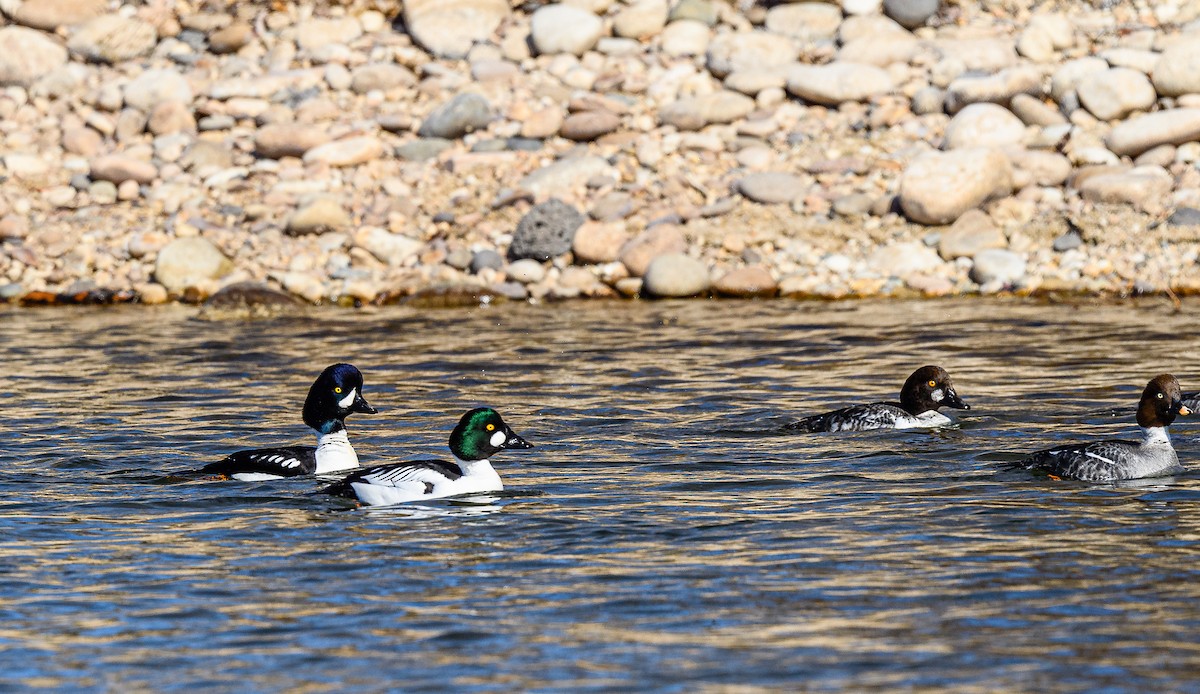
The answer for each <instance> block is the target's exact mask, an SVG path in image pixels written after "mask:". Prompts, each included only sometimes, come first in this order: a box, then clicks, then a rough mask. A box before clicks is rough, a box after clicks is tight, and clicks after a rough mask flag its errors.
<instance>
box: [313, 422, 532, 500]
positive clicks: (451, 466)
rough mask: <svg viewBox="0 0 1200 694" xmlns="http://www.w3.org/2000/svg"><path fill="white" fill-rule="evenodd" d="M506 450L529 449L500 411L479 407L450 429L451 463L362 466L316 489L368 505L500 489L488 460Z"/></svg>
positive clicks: (498, 478) (440, 461)
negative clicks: (347, 475) (340, 479)
mask: <svg viewBox="0 0 1200 694" xmlns="http://www.w3.org/2000/svg"><path fill="white" fill-rule="evenodd" d="M508 448H533V444H531V443H529V442H528V441H526V440H525V439H523V438H521V437H520V436H518V435H517V434H516V433H515V432H514V431H513V430H512V429H511V428H509V426H508V425H507V424H505V423H504V420H503V419H501V418H500V413H499V412H496V411H495V410H493V409H492V408H490V407H480V408H477V409H474V410H471V411H470V412H468V413H466V414H464V415H463V416H462V419H460V420H459V421H458V426H456V427H454V431H452V432H450V452H451V453H452V454H454V462H452V463H451V462H446V461H442V460H414V461H409V462H404V463H389V464H387V465H375V466H373V467H369V468H364V469H362V470H359V471H357V472H355V473H354V474H352V475H350V476H349V477H347V478H345V479H343V480H342V481H340V482H338V483H337V484H334V485H331V486H329V487H326V488H325V489H323V490H322V491H323V492H325V493H327V494H334V495H336V496H343V497H347V498H354V499H358V500H359V501H361V502H362V503H364V504H367V505H369V506H387V505H390V504H399V503H403V502H406V501H420V500H424V499H438V498H441V497H446V496H458V495H460V494H477V493H480V492H498V491H501V490H502V489H504V483H503V482H501V481H500V475H498V474H496V471H495V469H493V468H492V463H491V461H490V460H489V459H490V458H491V457H492V456H493V455H495V454H496V453H499V452H500V451H502V450H505V449H508Z"/></svg>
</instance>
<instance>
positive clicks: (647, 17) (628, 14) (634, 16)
mask: <svg viewBox="0 0 1200 694" xmlns="http://www.w3.org/2000/svg"><path fill="white" fill-rule="evenodd" d="M667 15H668V9H667V2H666V0H635V1H634V2H632V3H630V4H629V5H627V6H625V8H624V9H622V10H620V11H619V12H617V14H616V15H614V16H613V20H612V22H613V33H614V34H616V35H617V36H624V37H626V38H631V39H644V38H649V37H651V36H656V35H658V33H659V32H660V31H662V30H663V27H665V26H666V25H667Z"/></svg>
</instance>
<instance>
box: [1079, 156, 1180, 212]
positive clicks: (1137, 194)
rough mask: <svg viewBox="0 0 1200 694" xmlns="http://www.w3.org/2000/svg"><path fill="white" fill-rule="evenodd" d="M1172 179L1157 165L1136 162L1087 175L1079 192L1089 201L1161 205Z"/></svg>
mask: <svg viewBox="0 0 1200 694" xmlns="http://www.w3.org/2000/svg"><path fill="white" fill-rule="evenodd" d="M1174 183H1175V179H1174V178H1172V176H1171V174H1169V173H1167V172H1166V170H1164V169H1163V168H1161V167H1158V166H1139V167H1137V168H1135V169H1131V170H1129V171H1122V172H1114V173H1105V174H1100V175H1097V176H1090V177H1088V178H1087V179H1086V180H1084V181H1083V182H1082V183H1081V184H1079V194H1080V195H1082V196H1083V199H1084V200H1091V201H1092V202H1106V203H1123V204H1127V205H1133V206H1135V207H1138V208H1141V209H1149V208H1151V206H1153V205H1161V204H1162V201H1163V200H1164V199H1165V198H1166V197H1167V195H1168V194H1169V193H1170V192H1171V188H1172V187H1173V186H1174Z"/></svg>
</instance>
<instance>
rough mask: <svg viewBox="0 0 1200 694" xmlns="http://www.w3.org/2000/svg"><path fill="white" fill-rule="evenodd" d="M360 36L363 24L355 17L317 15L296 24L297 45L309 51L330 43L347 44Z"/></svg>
mask: <svg viewBox="0 0 1200 694" xmlns="http://www.w3.org/2000/svg"><path fill="white" fill-rule="evenodd" d="M359 36H362V25H361V24H359V23H358V20H357V19H355V18H354V17H339V18H326V17H317V18H314V19H307V20H304V21H302V22H300V23H299V24H297V25H296V45H297V46H299V47H300V48H301V49H302V50H305V51H309V52H312V51H316V50H317V49H319V48H322V47H325V46H329V45H346V44H348V43H350V42H352V41H354V40H355V39H357V38H358V37H359Z"/></svg>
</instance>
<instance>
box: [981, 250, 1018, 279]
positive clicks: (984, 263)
mask: <svg viewBox="0 0 1200 694" xmlns="http://www.w3.org/2000/svg"><path fill="white" fill-rule="evenodd" d="M1025 267H1026V264H1025V258H1024V256H1022V255H1021V254H1019V253H1014V252H1012V251H1006V250H1001V249H997V248H989V249H986V250H982V251H980V252H979V253H977V254H975V262H974V263H973V264H972V265H971V281H972V282H975V283H976V284H980V285H983V284H990V283H993V282H997V283H1000V284H1005V285H1011V284H1015V283H1016V282H1017V281H1018V280H1020V279H1021V278H1022V277H1024V276H1025Z"/></svg>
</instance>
